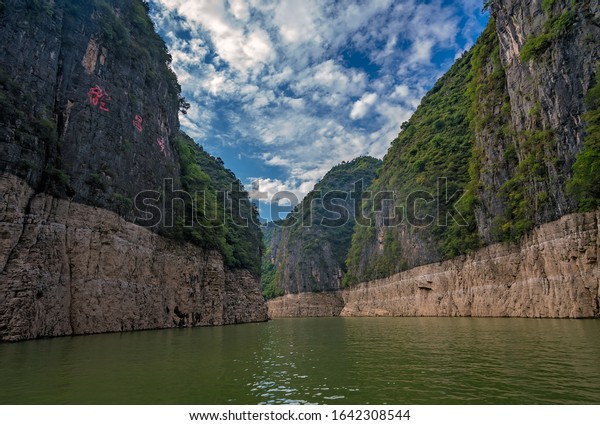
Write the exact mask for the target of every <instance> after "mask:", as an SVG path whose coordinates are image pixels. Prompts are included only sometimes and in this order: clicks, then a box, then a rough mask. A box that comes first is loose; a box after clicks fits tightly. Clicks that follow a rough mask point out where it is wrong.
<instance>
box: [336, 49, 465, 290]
mask: <svg viewBox="0 0 600 425" xmlns="http://www.w3.org/2000/svg"><path fill="white" fill-rule="evenodd" d="M471 60H472V52H469V53H465V54H464V55H463V57H462V58H461V59H460V60H458V61H457V62H456V63H455V64H454V66H453V67H452V68H451V69H450V70H449V71H448V73H447V74H446V75H445V76H443V77H442V78H441V79H440V80H439V81H438V82H437V83H436V84H435V85H434V87H433V88H432V89H431V90H430V92H429V93H428V94H427V95H426V96H425V97H424V98H423V100H422V102H421V105H420V106H419V108H418V109H417V111H416V112H415V114H414V115H413V116H412V117H411V119H410V120H409V121H408V122H407V123H404V124H403V125H402V130H403V131H402V132H401V133H400V135H399V136H398V138H396V140H394V142H393V143H392V146H391V148H390V150H389V151H388V153H387V155H386V156H385V158H384V161H383V165H382V167H381V169H380V172H379V173H378V177H377V179H376V180H375V182H374V183H373V185H372V186H371V187H370V188H369V191H371V192H373V193H377V192H380V191H393V192H395V195H396V199H397V205H396V206H397V207H398V208H399V209H397V211H404V212H406V211H412V210H413V208H409V206H407V204H406V200H407V197H408V196H409V194H411V193H413V192H416V191H424V192H427V193H429V194H431V195H432V196H433V201H432V202H429V203H425V202H420V203H418V204H417V206H416V208H415V209H416V210H417V211H415V216H416V217H425V216H427V215H430V216H432V217H435V220H436V222H435V223H434V224H433V225H431V226H428V227H427V228H420V227H418V226H411V225H410V224H408V223H407V222H406V220H405V221H404V223H402V224H401V223H400V218H401V217H398V214H395V216H396V217H397V220H396V221H394V222H392V223H390V224H391V226H390V227H387V228H381V227H379V229H378V231H379V232H383V252H380V251H378V250H377V249H375V246H376V244H377V243H378V242H377V238H378V237H380V236H381V235H379V234H378V231H376V230H375V229H374V228H373V227H366V226H360V225H357V226H356V228H355V233H354V235H353V237H352V246H351V248H350V251H349V254H348V258H347V261H346V263H347V266H348V273H347V274H346V276H345V277H344V284H345V285H350V284H353V283H356V282H358V281H365V280H370V279H375V278H379V277H384V276H389V275H391V274H394V273H396V272H398V271H401V270H403V269H406V268H407V267H408V266H409V264H408V263H407V262H406V261H404V260H403V256H402V243H401V237H402V233H403V232H404V234H408V233H410V234H412V235H413V236H414V237H416V238H420V237H421V236H418V235H422V237H423V238H425V239H427V240H430V239H431V238H433V239H435V240H436V241H437V243H436V245H438V246H439V247H440V250H441V251H446V252H447V253H448V255H450V254H456V253H457V252H463V251H464V250H467V249H469V248H471V245H476V244H477V239H476V238H472V239H473V243H472V244H471V243H467V238H465V235H463V232H466V233H468V234H472V233H473V231H474V229H473V228H472V226H471V225H470V224H471V222H472V223H474V218H472V217H470V216H469V214H467V215H468V216H469V217H470V218H468V220H469V222H470V224H469V227H468V228H466V229H463V226H460V228H459V227H458V226H455V225H453V224H452V222H453V220H452V218H450V219H449V221H448V225H446V223H443V222H444V221H445V218H446V217H449V216H448V214H451V213H452V211H453V204H454V203H455V202H456V201H457V200H458V198H459V197H457V198H455V199H454V201H453V202H452V201H451V202H447V198H446V195H448V197H451V196H452V195H453V194H455V193H456V192H460V191H462V190H464V189H465V187H466V186H467V183H468V182H469V180H470V177H469V160H470V158H471V156H472V148H473V140H474V135H473V131H472V129H471V127H470V121H469V117H468V115H469V110H470V109H471V98H470V97H469V95H468V94H467V93H465V91H466V90H465V88H466V87H468V86H469V85H470V83H471V80H472V78H473V77H472V75H471V72H470V70H471V65H470V63H471ZM439 178H446V181H447V184H448V185H447V192H446V187H440V190H439V191H438V179H439ZM461 202H463V203H466V208H465V209H464V210H465V211H466V212H468V211H469V210H470V204H471V203H472V201H465V200H462V201H461ZM438 205H439V211H436V210H437V207H438ZM374 207H376V208H377V209H380V208H381V206H380V205H373V203H372V202H370V201H367V202H364V203H363V210H364V215H365V216H370V217H371V219H373V220H374V219H375V214H374V212H373V210H374ZM392 215H393V214H391V213H388V214H387V216H392ZM402 218H406V217H402ZM438 219H441V220H442V223H441V224H442V225H438V222H437V220H438ZM465 219H467V218H465ZM462 224H464V223H462ZM457 229H458V231H457ZM432 255H433V256H435V255H436V254H435V253H432ZM438 255H439V254H438Z"/></svg>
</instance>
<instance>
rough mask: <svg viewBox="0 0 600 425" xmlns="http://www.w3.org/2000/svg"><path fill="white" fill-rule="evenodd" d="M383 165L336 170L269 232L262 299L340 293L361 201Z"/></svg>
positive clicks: (366, 162)
mask: <svg viewBox="0 0 600 425" xmlns="http://www.w3.org/2000/svg"><path fill="white" fill-rule="evenodd" d="M380 165H381V161H380V160H378V159H375V158H371V157H360V158H356V159H354V160H353V161H350V162H344V163H342V164H340V165H337V166H336V167H334V168H333V169H331V170H330V171H329V172H328V173H327V174H326V175H325V176H324V177H323V179H322V180H321V181H320V182H319V183H317V184H316V185H315V188H314V190H313V191H311V192H310V193H309V194H308V195H307V196H306V197H305V198H304V199H303V201H302V202H301V203H300V204H298V205H297V206H296V207H295V208H294V210H293V211H292V213H291V214H290V215H289V216H288V217H287V218H286V219H285V220H283V221H279V222H276V223H271V224H269V225H268V226H267V227H266V228H265V229H264V230H263V232H264V240H265V245H266V252H265V256H264V259H263V274H262V286H263V294H264V295H265V296H267V297H269V298H271V297H273V296H277V295H283V294H286V293H298V292H314V291H329V290H335V289H339V288H340V286H341V283H342V278H343V275H344V273H345V271H346V266H345V259H346V255H347V253H348V249H349V248H350V244H351V240H352V232H353V229H354V225H355V204H356V202H355V199H358V200H360V196H361V194H362V192H363V188H366V187H368V186H369V185H370V184H371V183H372V181H373V179H374V178H375V174H376V171H377V169H378V168H379V166H380Z"/></svg>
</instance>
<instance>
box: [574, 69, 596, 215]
mask: <svg viewBox="0 0 600 425" xmlns="http://www.w3.org/2000/svg"><path fill="white" fill-rule="evenodd" d="M599 78H600V63H599V64H598V66H597V68H596V84H595V86H594V87H593V88H592V89H590V90H589V91H588V93H587V96H586V106H587V112H586V113H585V114H584V115H583V119H584V120H585V121H586V123H587V128H586V136H585V139H584V142H583V150H582V151H581V152H580V153H579V155H577V159H576V161H575V164H574V165H573V178H572V179H571V180H570V181H569V182H568V184H567V190H568V191H569V193H570V194H571V195H573V196H574V197H575V199H576V200H577V202H578V206H579V210H580V211H591V210H593V209H595V208H598V207H600V84H598V79H599Z"/></svg>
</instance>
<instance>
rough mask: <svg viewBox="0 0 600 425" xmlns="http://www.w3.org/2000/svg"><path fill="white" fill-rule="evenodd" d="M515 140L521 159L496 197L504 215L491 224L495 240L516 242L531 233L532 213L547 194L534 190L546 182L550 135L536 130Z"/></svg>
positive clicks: (540, 204)
mask: <svg viewBox="0 0 600 425" xmlns="http://www.w3.org/2000/svg"><path fill="white" fill-rule="evenodd" d="M518 137H519V139H520V142H519V146H520V150H521V154H522V159H521V161H520V162H519V164H518V165H517V167H516V169H515V173H514V175H513V176H512V177H511V178H510V179H509V180H508V181H507V182H506V183H504V184H503V185H502V187H501V188H500V192H499V194H498V196H499V197H500V198H501V199H502V200H503V201H504V204H505V206H506V213H505V214H504V215H502V216H499V217H496V219H495V222H494V229H493V232H494V236H495V237H496V238H497V239H499V240H516V239H519V238H520V237H521V236H523V235H524V234H525V233H527V232H528V231H529V230H531V229H532V228H533V227H534V225H535V212H536V211H539V210H540V209H542V208H544V204H545V203H546V202H547V201H548V196H547V194H544V192H536V190H535V188H536V186H537V184H538V183H540V182H544V181H547V179H548V175H547V168H546V166H545V164H546V163H548V161H550V160H552V152H554V147H555V145H556V142H555V138H554V134H553V133H552V131H543V130H539V131H534V132H522V133H521V134H519V135H518Z"/></svg>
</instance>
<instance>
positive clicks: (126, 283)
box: [0, 176, 267, 341]
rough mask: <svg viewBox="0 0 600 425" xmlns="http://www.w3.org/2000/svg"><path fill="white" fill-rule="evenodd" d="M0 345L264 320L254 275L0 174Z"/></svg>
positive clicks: (210, 254) (209, 254)
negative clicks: (228, 267)
mask: <svg viewBox="0 0 600 425" xmlns="http://www.w3.org/2000/svg"><path fill="white" fill-rule="evenodd" d="M0 193H2V194H3V198H2V199H1V201H0V234H1V235H2V243H1V245H0V341H17V340H23V339H31V338H38V337H47V336H60V335H74V334H89V333H98V332H115V331H129V330H139V329H156V328H172V327H188V326H208V325H224V324H233V323H242V322H251V321H264V320H266V319H267V311H266V305H265V303H264V300H263V298H262V295H261V294H260V290H259V282H258V279H257V278H255V277H253V276H252V275H251V274H250V273H249V272H248V271H246V270H243V269H242V270H227V269H225V268H224V266H223V259H222V257H221V255H220V254H219V253H218V252H215V251H204V250H202V249H200V248H198V247H196V246H194V245H191V244H182V243H176V242H173V241H171V240H169V239H166V238H164V237H161V236H159V235H157V234H155V233H153V232H151V231H149V230H147V229H145V228H142V227H140V226H137V225H134V224H132V223H129V222H127V221H125V220H124V219H122V218H120V217H119V216H118V215H117V214H115V213H113V212H110V211H108V210H105V209H101V208H96V207H91V206H87V205H84V204H79V203H75V202H71V201H69V200H64V199H57V198H54V197H53V196H50V195H47V194H35V193H34V191H33V190H32V189H31V188H30V187H29V186H28V185H27V184H26V183H25V182H24V181H23V180H22V179H19V178H17V177H14V176H3V177H2V178H1V179H0Z"/></svg>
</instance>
